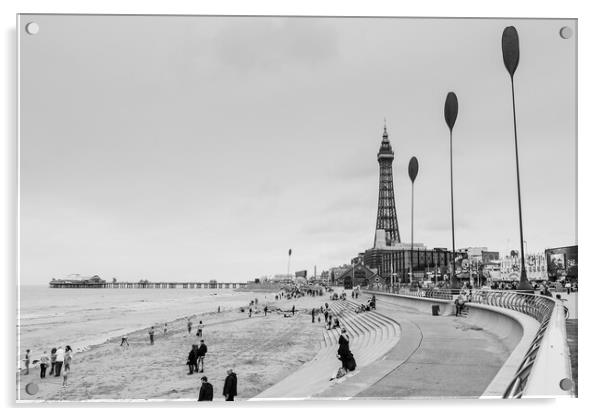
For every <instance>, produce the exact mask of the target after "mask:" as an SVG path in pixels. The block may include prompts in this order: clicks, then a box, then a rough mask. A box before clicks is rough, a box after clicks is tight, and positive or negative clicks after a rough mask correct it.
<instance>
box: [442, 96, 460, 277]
mask: <svg viewBox="0 0 602 416" xmlns="http://www.w3.org/2000/svg"><path fill="white" fill-rule="evenodd" d="M443 113H444V116H445V122H446V123H447V127H449V177H450V183H451V226H452V261H451V288H452V289H459V285H458V279H456V235H455V230H454V161H453V147H452V143H453V141H452V138H453V134H452V133H453V129H454V124H456V118H457V117H458V97H456V94H455V93H454V92H448V93H447V98H446V99H445V109H444V111H443Z"/></svg>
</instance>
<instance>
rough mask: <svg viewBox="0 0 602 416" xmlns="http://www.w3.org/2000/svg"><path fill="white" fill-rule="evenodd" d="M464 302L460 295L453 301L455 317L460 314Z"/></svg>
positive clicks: (462, 296)
mask: <svg viewBox="0 0 602 416" xmlns="http://www.w3.org/2000/svg"><path fill="white" fill-rule="evenodd" d="M465 302H466V300H465V299H464V295H463V294H461V293H460V295H459V296H458V297H457V298H456V300H455V301H454V303H455V304H456V316H458V315H459V314H461V313H462V310H463V309H464V303H465Z"/></svg>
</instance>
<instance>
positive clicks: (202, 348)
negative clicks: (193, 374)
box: [196, 339, 207, 373]
mask: <svg viewBox="0 0 602 416" xmlns="http://www.w3.org/2000/svg"><path fill="white" fill-rule="evenodd" d="M206 354H207V345H205V340H203V339H202V340H201V344H200V345H199V349H198V350H197V367H196V371H197V372H198V371H199V364H200V365H201V373H202V372H204V371H205V355H206Z"/></svg>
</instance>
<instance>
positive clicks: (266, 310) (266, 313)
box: [263, 305, 268, 316]
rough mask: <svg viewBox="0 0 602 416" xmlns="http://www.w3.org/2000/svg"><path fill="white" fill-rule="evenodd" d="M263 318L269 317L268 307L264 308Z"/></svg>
mask: <svg viewBox="0 0 602 416" xmlns="http://www.w3.org/2000/svg"><path fill="white" fill-rule="evenodd" d="M263 316H268V305H265V306H264V307H263Z"/></svg>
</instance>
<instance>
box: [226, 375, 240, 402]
mask: <svg viewBox="0 0 602 416" xmlns="http://www.w3.org/2000/svg"><path fill="white" fill-rule="evenodd" d="M227 373H228V375H227V376H226V380H225V381H224V391H223V394H224V397H225V398H226V401H227V402H231V401H234V396H236V383H237V379H236V373H235V372H234V371H232V369H229V370H228V371H227Z"/></svg>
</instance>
